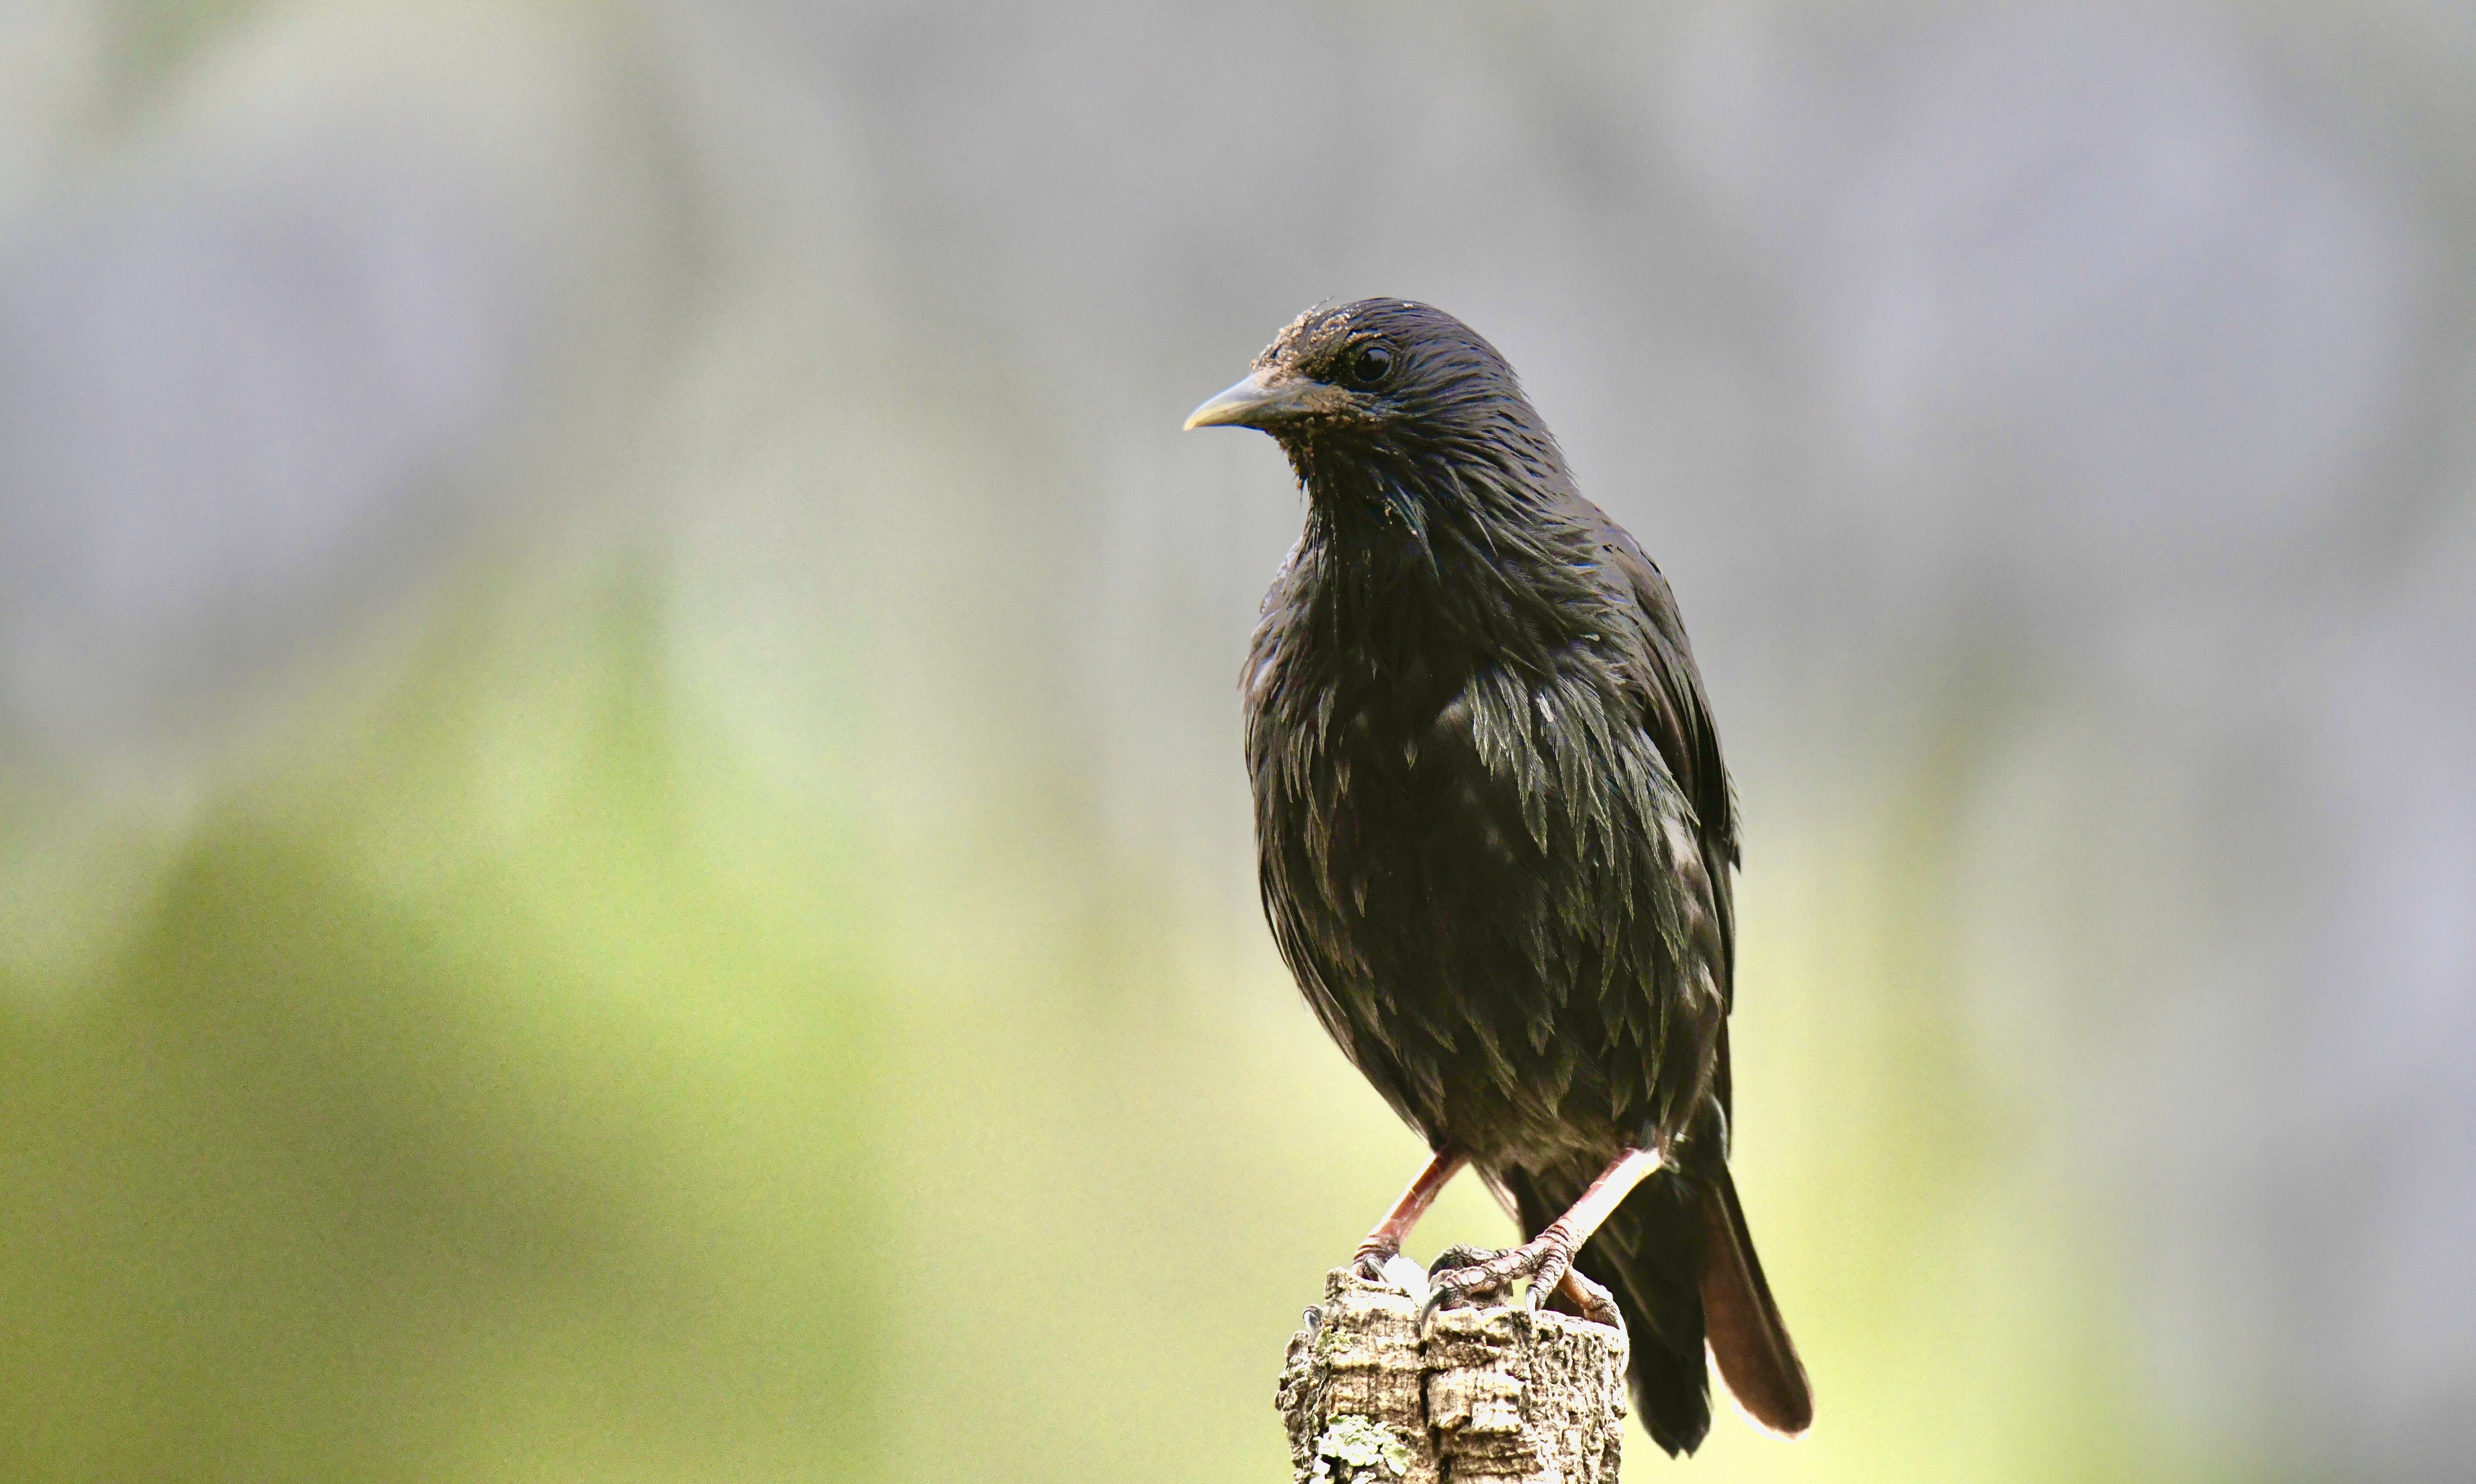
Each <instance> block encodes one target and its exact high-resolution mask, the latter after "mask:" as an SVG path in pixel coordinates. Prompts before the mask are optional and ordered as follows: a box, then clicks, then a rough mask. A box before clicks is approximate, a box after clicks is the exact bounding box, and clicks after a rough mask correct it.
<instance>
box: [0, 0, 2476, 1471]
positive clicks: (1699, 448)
mask: <svg viewBox="0 0 2476 1484" xmlns="http://www.w3.org/2000/svg"><path fill="white" fill-rule="evenodd" d="M2471 226H2476V12H2471V11H2469V10H2468V9H2466V8H2464V7H2463V6H2457V5H2445V4H2435V3H2430V0H2349V3H2344V4H2322V5H2310V6H2308V5H2299V4H2264V5H2256V6H2249V7H2241V8H2239V7H2233V6H2227V7H2216V6H2208V5H2200V4H2166V5H2148V6H2119V7H2118V6H2112V5H2097V6H2084V5H2073V6H2064V5H2045V6H2039V5H2017V6H2016V5H1951V4H1913V5H1896V6H1882V7H1875V8H1871V9H1869V10H1865V11H1863V12H1861V11H1859V10H1856V9H1852V8H1849V7H1845V6H1824V5H1818V4H1803V5H1799V4H1734V5H1724V6H1723V5H1711V4H1676V5H1667V6H1658V7H1644V6H1618V5H1610V4H1579V5H1567V6H1558V7H1552V8H1548V7H1542V8H1537V9H1517V8H1496V7H1488V6H1479V5H1462V4H1436V5H1423V6H1412V5H1405V4H1398V3H1397V4H1372V3H1331V0H1327V3H1322V4H1303V5H1281V4H1272V5H1256V6H1244V7H1227V6H1220V7H1212V6H1181V7H1171V6H1145V5H1134V4H1109V3H1102V4H1091V5H1074V6H1051V7H1004V6H995V5H986V4H911V5H900V6H898V5H892V4H884V3H858V4H853V5H848V6H823V5H817V6H806V5H795V4H792V3H789V0H706V3H701V4H694V5H691V4H688V3H685V0H678V3H663V0H607V3H599V4H582V3H577V0H533V3H531V4H524V3H508V4H479V3H473V4H466V3H456V0H440V3H428V4H418V5H415V4H409V3H385V0H375V3H366V4H341V3H339V4H313V3H306V0H217V3H212V4H204V3H194V0H192V3H173V0H117V3H101V0H7V3H6V4H5V5H0V1476H5V1477H7V1478H9V1479H12V1480H14V1479H25V1480H29V1481H35V1480H87V1479H92V1480H108V1479H135V1478H167V1479H171V1478H177V1479H186V1480H210V1479H233V1480H251V1481H268V1480H289V1479H300V1480H460V1479H476V1480H482V1479H487V1480H506V1479H524V1480H544V1481H558V1480H571V1479H573V1480H593V1481H637V1480H645V1481H654V1480H676V1479H690V1478H695V1479H710V1478H729V1479H741V1478H749V1479H755V1478H784V1479H844V1478H850V1479H863V1478H865V1479H883V1478H918V1479H966V1478H970V1479H981V1478H985V1479H1007V1480H1049V1479H1055V1480H1069V1479H1072V1480H1094V1479H1127V1480H1134V1479H1163V1478H1177V1479H1197V1480H1220V1479H1227V1480H1232V1481H1236V1480H1263V1479H1272V1478H1276V1477H1279V1476H1281V1475H1280V1471H1281V1470H1282V1468H1283V1466H1284V1455H1283V1451H1282V1446H1281V1440H1280V1436H1279V1432H1278V1427H1277V1423H1276V1422H1275V1418H1274V1416H1273V1413H1272V1409H1271V1397H1272V1381H1273V1375H1274V1372H1275V1369H1276V1367H1277V1364H1278V1360H1279V1355H1280V1350H1281V1345H1282V1342H1283V1340H1284V1338H1285V1337H1286V1335H1287V1334H1288V1332H1289V1330H1290V1328H1291V1327H1292V1326H1293V1324H1294V1323H1296V1319H1297V1311H1298V1309H1299V1308H1300V1305H1302V1304H1304V1303H1305V1302H1307V1301H1309V1300H1311V1299H1314V1298H1315V1297H1317V1294H1318V1292H1319V1289H1320V1283H1321V1274H1322V1273H1323V1271H1324V1270H1325V1267H1327V1266H1329V1265H1331V1264H1332V1263H1334V1262H1336V1261H1338V1260H1340V1259H1341V1258H1342V1257H1344V1256H1346V1255H1347V1253H1348V1251H1349V1245H1350V1243H1351V1242H1352V1241H1353V1240H1354V1238H1355V1236H1356V1235H1357V1233H1358V1232H1360V1231H1361V1230H1363V1229H1364V1227H1365V1225H1366V1224H1367V1223H1368V1222H1369V1220H1370V1219H1371V1218H1372V1217H1373V1216H1374V1214H1375V1213H1376V1212H1377V1211H1378V1210H1380V1208H1381V1207H1382V1205H1383V1204H1384V1202H1386V1201H1387V1200H1390V1198H1391V1197H1392V1195H1393V1194H1394V1192H1395V1190H1396V1189H1397V1188H1398V1186H1399V1182H1400V1180H1401V1179H1403V1178H1404V1177H1406V1176H1407V1175H1408V1174H1409V1173H1410V1171H1411V1170H1412V1169H1413V1168H1414V1166H1415V1165H1416V1163H1417V1160H1418V1157H1419V1153H1420V1150H1419V1147H1418V1144H1417V1141H1416V1140H1415V1139H1414V1138H1413V1137H1412V1136H1411V1135H1409V1134H1408V1133H1407V1132H1406V1131H1405V1130H1403V1129H1401V1128H1399V1126H1398V1125H1395V1124H1394V1123H1393V1122H1392V1121H1391V1119H1390V1116H1389V1115H1388V1114H1387V1113H1386V1112H1385V1111H1384V1110H1383V1108H1382V1106H1381V1105H1380V1104H1379V1103H1378V1102H1377V1101H1376V1100H1375V1099H1374V1095H1373V1094H1372V1093H1370V1092H1368V1091H1367V1090H1366V1089H1365V1087H1364V1086H1363V1085H1362V1084H1361V1083H1360V1082H1359V1080H1358V1079H1357V1077H1356V1076H1355V1075H1354V1074H1353V1073H1351V1072H1350V1071H1349V1068H1348V1067H1347V1066H1346V1065H1345V1064H1344V1063H1343V1062H1342V1060H1341V1058H1340V1057H1339V1055H1338V1054H1337V1053H1336V1052H1334V1051H1332V1050H1331V1049H1330V1048H1329V1047H1328V1046H1327V1045H1326V1044H1325V1041H1324V1039H1323V1037H1322V1036H1321V1034H1320V1033H1319V1032H1318V1031H1317V1030H1316V1029H1315V1028H1314V1026H1313V1025H1312V1023H1311V1021H1310V1020H1309V1019H1308V1017H1307V1016H1306V1015H1305V1014H1304V1013H1303V1012H1302V1010H1301V1008H1300V1005H1299V1003H1298V1002H1297V999H1296V996H1295V993H1294V991H1293V990H1292V989H1291V987H1290V986H1289V984H1288V982H1287V979H1286V977H1285V976H1284V974H1283V973H1282V971H1281V969H1280V967H1279V965H1278V963H1277V962H1276V960H1275V956H1274V954H1273V952H1272V951H1271V947H1270V944H1269V942H1268V940H1267V937H1266V934H1265V933H1264V931H1263V929H1262V928H1261V925H1260V920H1259V917H1258V914H1257V910H1256V906H1255V903H1254V895H1253V884H1252V865H1251V856H1250V844H1249V837H1248V824H1247V805H1246V799H1245V783H1244V779H1243V776H1242V773H1241V770H1240V767H1239V762H1238V730H1239V722H1238V707H1237V698H1236V694H1235V689H1234V677H1235V674H1236V669H1237V665H1238V661H1239V658H1240V655H1242V653H1243V650H1244V646H1245V642H1246V637H1247V632H1248V630H1249V627H1250V624H1251V622H1252V618H1253V614H1254V609H1255V604H1256V601H1257V598H1258V596H1259V594H1260V593H1261V591H1262V588H1263V586H1264V584H1265V582H1266V581H1268V579H1269V577H1270V575H1271V573H1272V570H1273V568H1274V567H1275V564H1276V563H1277V562H1278V560H1279V559H1280V556H1281V554H1282V552H1283V551H1284V550H1285V549H1286V547H1287V545H1288V543H1289V542H1290V540H1291V539H1292V538H1293V536H1294V535H1295V533H1296V530H1297V526H1298V521H1299V516H1300V506H1299V499H1298V496H1297V494H1296V491H1295V489H1294V488H1293V487H1292V485H1291V483H1290V481H1289V478H1288V473H1287V470H1286V467H1285V466H1284V465H1283V464H1282V462H1281V460H1280V458H1279V456H1278V454H1277V451H1276V450H1275V448H1274V446H1273V445H1272V443H1271V442H1270V441H1269V440H1267V439H1263V438H1259V437H1251V436H1241V435H1238V434H1232V433H1214V434H1197V435H1193V436H1181V435H1180V434H1179V433H1177V431H1176V430H1177V426H1178V422H1179V420H1180V418H1181V417H1182V415H1183V414H1184V413H1185V411H1186V410H1187V408H1189V407H1191V406H1192V405H1193V404H1194V403H1195V402H1197V401H1199V400H1200V399H1201V398H1202V397H1203V396H1205V395H1207V394H1208V393H1210V392H1212V391H1214V390H1216V389H1217V388H1219V387H1221V386H1222V385H1224V384H1226V383H1228V382H1229V381H1231V380H1233V379H1234V378H1235V377H1236V376H1237V375H1238V374H1239V373H1240V372H1241V370H1243V368H1244V367H1245V365H1246V363H1247V361H1248V359H1250V357H1251V356H1252V355H1253V354H1254V352H1255V351H1256V350H1257V349H1258V348H1259V347H1260V346H1261V345H1262V344H1263V343H1264V342H1265V341H1266V340H1267V339H1269V338H1270V336H1271V335H1272V334H1273V332H1274V331H1275V329H1277V328H1278V327H1279V326H1280V324H1281V323H1282V322H1284V321H1285V320H1287V319H1288V318H1289V317H1290V316H1291V315H1293V314H1295V313H1296V312H1297V311H1298V310H1300V309H1303V308H1305V307H1306V306H1307V305H1308V304H1310V303H1313V302H1316V301H1318V300H1323V299H1330V298H1348V297H1355V296H1358V295H1362V294H1370V293H1383V294H1396V295H1406V296H1412V297H1418V298H1423V299H1426V300H1429V301H1431V302H1434V303H1437V304H1439V305H1442V306H1444V307H1446V308H1448V309H1451V310H1452V311H1454V312H1455V313H1457V314H1459V315H1461V316H1462V317H1464V318H1465V319H1467V320H1469V321H1470V322H1472V323H1473V325H1475V326H1477V327H1478V328H1479V329H1480V330H1481V331H1482V332H1483V333H1484V334H1488V335H1489V336H1490V337H1491V338H1493V339H1494V340H1495V341H1496V343H1497V344H1498V346H1499V347H1500V348H1501V349H1502V350H1504V351H1505V353H1506V354H1507V355H1508V356H1509V357H1510V358H1511V359H1512V360H1513V361H1514V363H1515V364H1516V365H1517V366H1519V367H1520V368H1521V369H1522V371H1523V374H1524V377H1525V379H1526V381H1527V383H1528V385H1529V386H1530V389H1531V391H1532V393H1533V395H1534V397H1535V399H1536V400H1537V401H1538V402H1539V404H1540V405H1541V407H1542V408H1543V409H1544V410H1545V411H1546V413H1547V415H1548V419H1549V420H1550V422H1551V423H1552V424H1553V425H1554V427H1555V428H1556V429H1557V431H1558V432H1559V433H1560V434H1561V436H1562V437H1563V439H1564V441H1565V444H1566V447H1567V449H1568V451H1569V452H1570V454H1571V455H1572V459H1573V461H1574V463H1575V465H1576V467H1577V469H1578V472H1579V474H1580V476H1581V479H1582V482H1583V485H1584V487H1585V489H1586V490H1588V491H1589V492H1590V493H1591V494H1592V495H1593V496H1594V498H1596V499H1597V500H1598V501H1599V502H1600V503H1601V504H1602V505H1604V506H1606V507H1608V508H1609V509H1610V510H1611V511H1612V512H1614V513H1615V514H1616V515H1617V516H1618V517H1619V518H1620V519H1621V520H1622V521H1624V522H1625V523H1626V524H1627V525H1628V526H1629V527H1630V528H1631V529H1632V530H1633V531H1634V532H1636V533H1637V534H1638V535H1639V536H1640V537H1641V538H1642V540H1643V542H1644V544H1645V545H1646V546H1647V548H1648V549H1649V550H1650V552H1651V553H1652V554H1653V555H1654V556H1657V557H1658V558H1659V559H1660V561H1661V563H1662V565H1663V566H1664V567H1665V568H1666V570H1667V571H1668V573H1669V574H1670V576H1671V579H1672V581H1673V582H1674V584H1675V586H1676V588H1677V590H1678V592H1679V594H1680V596H1681V598H1682V600H1683V603H1684V605H1685V608H1686V613H1687V616H1688V620H1689V622H1690V624H1691V626H1692V630H1693V632H1694V636H1695V640H1696V647H1697V650H1698V652H1699V655H1700V657H1701V661H1702V666H1703V669H1704V672H1705V674H1706V675H1707V677H1708V680H1709V683H1710V688H1711V691H1712V694H1713V697H1714V700H1715V705H1716V706H1717V709H1718V712H1719V716H1720V720H1721V727H1722V733H1723V736H1724V737H1725V739H1726V741H1727V744H1728V748H1729V756H1730V760H1731V762H1732V763H1733V765H1734V769H1735V772H1736V776H1737V779H1738V785H1739V789H1740V792H1741V794H1742V796H1743V800H1744V806H1745V814H1746V836H1747V844H1746V875H1745V877H1744V878H1743V882H1742V885H1741V889H1740V890H1741V902H1742V908H1741V909H1742V912H1743V914H1744V928H1743V937H1744V957H1745V962H1744V965H1743V970H1742V972H1743V976H1744V977H1743V985H1742V993H1741V995H1740V1011H1739V1026H1738V1030H1737V1034H1736V1040H1737V1044H1738V1047H1739V1058H1740V1072H1739V1085H1740V1088H1741V1094H1740V1098H1741V1109H1740V1114H1741V1123H1742V1128H1741V1130H1740V1133H1739V1135H1738V1155H1737V1165H1738V1168H1739V1172H1740V1174H1739V1178H1740V1180H1741V1182H1742V1184H1743V1187H1744V1189H1745V1192H1746V1201H1747V1204H1748V1206H1749V1208H1750V1209H1751V1212H1752V1216H1753V1221H1754V1224H1755V1225H1756V1227H1757V1229H1758V1230H1759V1232H1760V1234H1761V1238H1762V1242H1763V1251H1764V1255H1765V1257H1766V1259H1767V1261H1768V1263H1769V1265H1770V1269H1771V1272H1772V1274H1773V1277H1774V1280H1775V1282H1776V1284H1777V1286H1778V1288H1779V1290H1780V1294H1781V1299H1782V1302H1783V1305H1784V1307H1785V1309H1786V1311H1787V1313H1788V1316H1789V1318H1790V1321H1791V1323H1792V1326H1793V1327H1794V1328H1795V1332H1796V1334H1797V1335H1798V1338H1799V1340H1800V1342H1801V1344H1802V1345H1803V1347H1804V1349H1805V1353H1806V1357H1807V1360H1808V1363H1809V1365H1810V1367H1811V1369H1812V1370H1813V1373H1814V1374H1815V1378H1816V1382H1817V1386H1818V1390H1819V1393H1820V1422H1819V1424H1818V1426H1817V1428H1816V1430H1815V1432H1814V1433H1813V1434H1812V1435H1811V1436H1810V1437H1809V1438H1808V1439H1807V1440H1806V1441H1804V1442H1802V1443H1800V1444H1797V1445H1795V1446H1789V1445H1783V1444H1779V1443H1775V1442H1772V1441H1770V1440H1767V1439H1763V1438H1759V1437H1757V1436H1755V1435H1754V1434H1753V1433H1752V1432H1751V1431H1750V1430H1749V1429H1747V1428H1746V1427H1744V1426H1742V1425H1739V1424H1738V1423H1737V1422H1735V1421H1734V1420H1733V1419H1729V1418H1725V1417H1723V1418H1722V1420H1721V1422H1720V1423H1719V1425H1718V1426H1717V1427H1716V1428H1715V1432H1714V1437H1713V1441H1712V1443H1711V1444H1710V1445H1709V1446H1708V1447H1706V1449H1705V1450H1704V1453H1703V1455H1702V1457H1701V1458H1700V1459H1698V1460H1696V1462H1695V1464H1693V1465H1692V1466H1691V1467H1692V1468H1693V1470H1694V1471H1695V1472H1696V1474H1697V1475H1698V1476H1701V1477H1708V1478H1725V1479H1747V1480H1755V1479H1782V1480H1785V1479H1817V1480H1857V1479H1881V1480H1919V1479H1972V1480H1973V1479H1997V1478H2000V1479H2007V1480H2014V1479H2021V1480H2043V1479H2053V1480H2065V1479H2071V1480H2101V1479H2102V1480H2115V1479H2136V1478H2137V1479H2169V1480H2181V1479H2190V1480H2232V1479H2265V1480H2324V1479H2328V1480H2337V1479H2347V1480H2428V1479H2430V1480H2448V1479H2459V1478H2464V1477H2466V1476H2467V1475H2468V1472H2469V1470H2470V1469H2471V1468H2476V1465H2471V1464H2470V1463H2469V1461H2468V1460H2469V1458H2470V1456H2471V1449H2476V1423H2472V1422H2471V1421H2470V1417H2471V1412H2472V1411H2476V1274H2471V1271H2470V1263H2469V1259H2468V1255H2467V1254H2468V1252H2469V1251H2470V1250H2471V1249H2476V1064H2471V1053H2476V909H2471V904H2476V770H2471V767H2470V756H2471V746H2472V745H2476V498H2471V493H2472V492H2476V433H2471V432H2470V420H2469V417H2468V408H2469V405H2470V403H2471V400H2476V336H2471V330H2476V233H2471V230H2470V229H2471ZM1505 1236H1506V1228H1505V1226H1504V1224H1503V1222H1502V1219H1501V1218H1500V1217H1499V1216H1498V1215H1497V1214H1496V1213H1495V1211H1494V1210H1493V1208H1492V1206H1491V1205H1490V1203H1489V1202H1488V1201H1487V1200H1486V1198H1485V1197H1484V1196H1483V1195H1481V1194H1479V1193H1478V1192H1477V1191H1476V1190H1475V1189H1474V1188H1462V1187H1459V1186H1457V1187H1456V1188H1455V1189H1454V1191H1453V1192H1452V1193H1451V1195H1450V1196H1449V1198H1448V1200H1447V1202H1446V1204H1445V1205H1444V1207H1442V1208H1441V1209H1440V1212H1439V1215H1438V1217H1437V1218H1436V1219H1435V1220H1434V1221H1433V1222H1432V1223H1431V1224H1429V1226H1428V1227H1426V1228H1425V1229H1424V1230H1423V1232H1422V1233H1421V1238H1420V1241H1419V1242H1418V1243H1417V1244H1415V1245H1414V1252H1416V1253H1418V1254H1419V1255H1422V1256H1424V1255H1425V1254H1426V1253H1429V1252H1432V1251H1433V1250H1434V1249H1436V1248H1437V1247H1440V1246H1442V1245H1443V1244H1444V1243H1446V1242H1448V1241H1452V1240H1475V1241H1484V1242H1491V1243H1494V1242H1500V1241H1502V1240H1504V1239H1505ZM1632 1451H1633V1455H1634V1456H1633V1459H1632V1465H1631V1470H1630V1472H1629V1475H1628V1476H1629V1477H1642V1478H1649V1477H1653V1476H1659V1475H1661V1474H1662V1473H1663V1472H1664V1471H1665V1470H1666V1469H1668V1468H1669V1467H1671V1466H1670V1465H1668V1464H1667V1463H1666V1462H1665V1460H1663V1459H1661V1458H1660V1457H1659V1456H1658V1455H1657V1453H1656V1451H1655V1450H1654V1449H1652V1448H1651V1447H1649V1446H1648V1445H1647V1443H1644V1442H1642V1441H1641V1440H1640V1439H1639V1436H1638V1435H1637V1440H1636V1444H1635V1447H1634V1448H1633V1450H1632Z"/></svg>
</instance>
